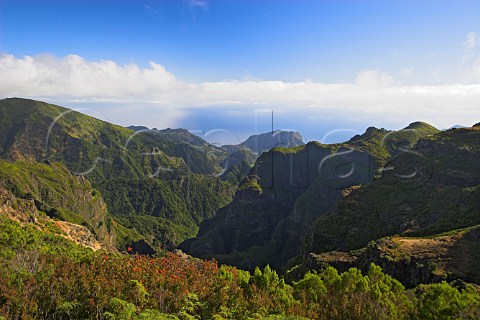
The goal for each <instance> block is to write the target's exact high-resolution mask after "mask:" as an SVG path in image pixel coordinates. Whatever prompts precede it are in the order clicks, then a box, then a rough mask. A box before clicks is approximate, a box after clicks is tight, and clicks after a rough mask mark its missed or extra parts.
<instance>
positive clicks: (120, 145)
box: [0, 98, 235, 248]
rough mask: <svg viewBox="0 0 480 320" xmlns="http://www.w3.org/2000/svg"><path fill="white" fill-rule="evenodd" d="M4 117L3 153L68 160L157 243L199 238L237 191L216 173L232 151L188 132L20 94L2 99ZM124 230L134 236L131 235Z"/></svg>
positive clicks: (115, 211) (116, 212)
mask: <svg viewBox="0 0 480 320" xmlns="http://www.w3.org/2000/svg"><path fill="white" fill-rule="evenodd" d="M0 121H1V122H0V135H1V137H2V138H0V148H1V150H0V151H1V152H0V157H2V158H4V159H7V160H9V161H19V160H21V161H27V162H28V163H34V162H42V163H43V162H48V163H55V162H61V163H63V164H64V165H65V166H66V167H67V169H68V170H69V171H70V173H71V174H73V175H75V176H79V177H83V179H88V180H89V181H90V182H91V184H92V186H93V187H94V188H95V189H97V190H98V191H99V192H100V194H101V195H102V197H103V198H104V200H105V203H106V204H107V208H108V211H109V212H110V213H111V214H112V215H113V216H114V217H118V219H119V221H122V222H124V223H125V224H126V225H128V227H131V228H136V229H137V230H138V231H139V232H142V235H143V236H144V237H145V238H146V239H147V240H148V242H149V243H150V245H153V246H155V247H156V248H159V247H165V248H172V247H173V246H174V245H176V244H178V243H179V242H180V241H182V240H183V239H185V238H187V237H191V236H193V235H195V234H196V232H197V230H198V224H199V223H200V222H201V221H202V220H203V219H204V218H207V217H211V216H213V214H214V213H215V211H216V210H217V209H218V208H220V207H222V206H224V205H226V204H227V203H228V202H229V201H230V199H231V196H232V193H233V190H234V188H235V186H234V185H232V184H230V183H228V182H222V181H221V179H220V178H218V177H216V175H217V174H218V173H220V171H221V167H220V164H221V162H222V161H223V160H224V152H223V151H221V150H220V151H219V149H218V148H214V147H211V146H209V145H208V144H207V143H206V142H204V144H203V145H200V143H201V141H200V140H201V139H200V140H198V139H199V138H198V139H196V140H194V141H193V142H192V144H190V143H189V142H188V141H184V140H183V139H184V137H185V131H186V130H183V131H182V130H166V131H161V133H157V132H153V131H147V132H138V131H137V132H135V131H133V130H130V129H127V128H123V127H120V126H116V125H113V124H110V123H107V122H104V121H101V120H98V119H95V118H92V117H90V116H87V115H84V114H81V113H78V112H75V111H72V110H69V109H66V108H63V107H59V106H54V105H50V104H47V103H43V102H39V101H34V100H26V99H18V98H12V99H4V100H0ZM180 195H181V196H180ZM120 234H123V236H125V237H127V238H128V232H127V233H125V232H120ZM127 240H128V239H127ZM130 240H131V241H133V240H132V239H130ZM137 240H138V239H137Z"/></svg>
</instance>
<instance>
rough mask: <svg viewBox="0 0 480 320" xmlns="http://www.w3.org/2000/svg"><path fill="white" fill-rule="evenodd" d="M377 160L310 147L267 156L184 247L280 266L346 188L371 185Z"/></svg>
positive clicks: (242, 263)
mask: <svg viewBox="0 0 480 320" xmlns="http://www.w3.org/2000/svg"><path fill="white" fill-rule="evenodd" d="M374 170H375V162H374V160H373V159H372V158H371V157H370V156H369V155H368V154H367V153H366V152H362V151H357V150H352V149H347V148H343V147H338V148H332V147H331V146H325V145H321V144H318V143H309V144H307V145H305V146H300V147H297V148H291V149H287V148H276V149H273V150H271V151H269V152H267V153H264V154H262V155H261V156H260V157H259V159H258V160H257V162H256V164H255V166H254V168H253V169H252V170H251V172H250V175H249V176H248V177H247V178H246V179H245V180H244V181H243V183H242V184H241V185H240V187H239V188H238V190H237V192H236V194H235V197H234V200H233V202H232V203H230V204H229V205H228V206H226V207H225V208H223V209H221V210H220V211H219V212H218V213H217V215H216V216H215V217H214V218H213V219H211V220H208V221H206V222H204V223H203V224H202V226H201V229H200V232H199V234H198V236H197V238H196V239H194V240H188V241H186V242H184V243H183V244H182V245H181V246H180V248H181V249H183V250H185V251H187V252H188V253H189V254H192V255H194V256H200V257H214V258H215V259H217V260H219V261H220V262H225V263H233V264H236V265H238V266H240V267H243V268H247V269H251V268H253V267H255V266H256V265H260V266H262V265H266V264H270V265H273V266H274V267H277V268H280V267H281V266H283V265H285V263H286V262H287V261H288V260H289V259H291V258H293V257H294V256H295V255H296V254H298V251H299V249H300V248H301V247H302V245H303V235H304V234H305V233H306V231H307V230H308V228H309V226H310V225H311V224H312V222H313V221H315V219H316V218H318V217H319V216H321V215H323V214H326V213H327V212H328V211H329V210H331V209H333V208H334V207H335V204H336V201H337V198H338V197H340V196H341V192H342V190H343V189H345V188H347V187H350V186H352V185H359V184H364V183H368V182H369V181H370V180H371V178H372V176H373V172H374Z"/></svg>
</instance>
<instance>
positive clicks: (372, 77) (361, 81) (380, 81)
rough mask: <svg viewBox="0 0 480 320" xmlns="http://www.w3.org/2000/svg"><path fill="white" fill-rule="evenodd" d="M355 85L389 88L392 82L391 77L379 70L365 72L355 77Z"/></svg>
mask: <svg viewBox="0 0 480 320" xmlns="http://www.w3.org/2000/svg"><path fill="white" fill-rule="evenodd" d="M355 83H356V84H358V85H361V86H369V87H372V86H373V87H377V86H390V85H392V84H393V83H394V80H393V77H392V76H391V75H389V74H388V73H385V72H382V71H380V70H365V71H362V72H360V73H359V74H358V75H357V77H356V78H355Z"/></svg>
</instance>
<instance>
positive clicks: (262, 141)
mask: <svg viewBox="0 0 480 320" xmlns="http://www.w3.org/2000/svg"><path fill="white" fill-rule="evenodd" d="M304 144H305V142H303V138H302V136H301V135H300V133H298V132H296V131H282V130H277V131H274V132H267V133H262V134H256V135H252V136H250V137H249V138H248V139H247V140H245V141H244V142H242V143H241V144H239V145H225V146H223V147H224V148H225V149H227V150H232V149H238V148H241V147H243V148H248V149H249V150H251V151H252V152H253V153H257V154H260V153H262V152H265V151H268V150H270V149H272V148H275V147H282V148H291V147H297V146H302V145H304Z"/></svg>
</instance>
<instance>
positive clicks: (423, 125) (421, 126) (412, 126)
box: [403, 121, 439, 131]
mask: <svg viewBox="0 0 480 320" xmlns="http://www.w3.org/2000/svg"><path fill="white" fill-rule="evenodd" d="M405 129H415V130H418V129H429V130H434V131H439V130H438V129H437V128H435V127H434V126H432V125H430V124H428V123H426V122H423V121H415V122H412V123H410V124H409V125H408V126H406V127H405V128H403V130H405Z"/></svg>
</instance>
